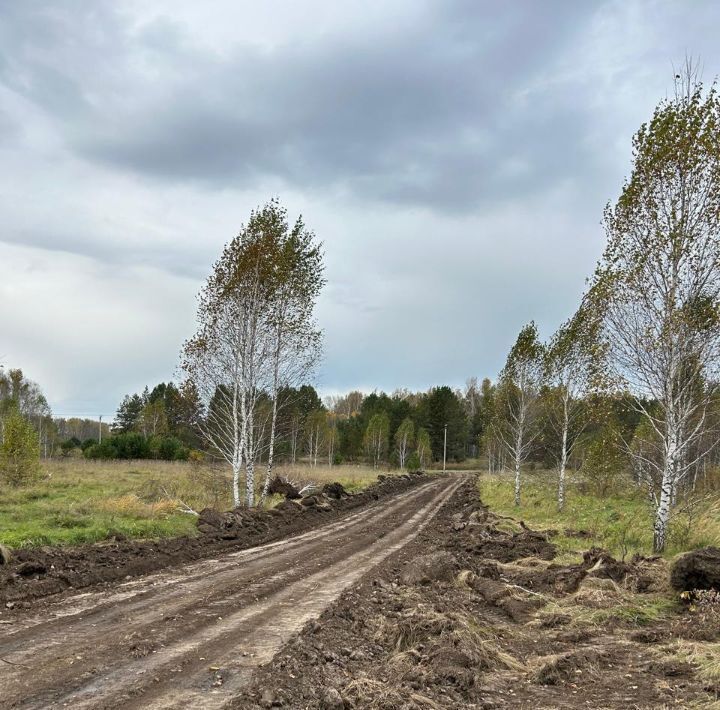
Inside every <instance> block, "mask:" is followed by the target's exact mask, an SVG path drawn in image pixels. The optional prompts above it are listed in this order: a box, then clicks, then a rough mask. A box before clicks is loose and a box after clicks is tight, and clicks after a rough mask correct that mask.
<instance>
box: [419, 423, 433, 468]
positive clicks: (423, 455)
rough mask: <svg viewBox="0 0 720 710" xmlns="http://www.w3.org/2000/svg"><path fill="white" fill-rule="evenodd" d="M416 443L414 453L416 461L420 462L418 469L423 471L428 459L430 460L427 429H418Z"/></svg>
mask: <svg viewBox="0 0 720 710" xmlns="http://www.w3.org/2000/svg"><path fill="white" fill-rule="evenodd" d="M416 441H417V444H416V448H415V451H416V453H417V455H418V460H419V461H420V468H422V469H424V468H426V467H427V465H428V464H429V463H430V459H431V458H432V449H431V446H430V434H428V432H427V429H423V428H422V427H420V428H419V429H418V432H417V437H416Z"/></svg>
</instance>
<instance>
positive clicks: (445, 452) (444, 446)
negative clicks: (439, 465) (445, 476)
mask: <svg viewBox="0 0 720 710" xmlns="http://www.w3.org/2000/svg"><path fill="white" fill-rule="evenodd" d="M446 460H447V424H446V425H445V435H444V437H443V473H445V461H446Z"/></svg>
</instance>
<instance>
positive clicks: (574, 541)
mask: <svg viewBox="0 0 720 710" xmlns="http://www.w3.org/2000/svg"><path fill="white" fill-rule="evenodd" d="M478 487H479V490H480V497H481V498H482V500H483V502H484V503H485V504H486V505H488V506H490V509H491V510H492V511H493V512H496V513H500V514H502V515H509V516H512V517H514V518H516V519H521V520H523V521H525V522H526V523H527V524H528V525H529V526H530V527H533V528H536V529H539V530H554V531H556V532H557V534H556V535H555V536H554V537H553V542H554V543H555V544H556V545H557V546H558V549H559V552H560V559H559V561H569V560H570V559H574V558H576V556H577V553H578V552H581V551H583V550H587V549H588V548H589V547H592V546H593V545H595V546H598V547H603V548H605V549H607V550H609V551H610V552H611V553H612V554H613V555H614V556H616V557H618V558H620V559H623V558H629V557H631V556H632V555H633V554H635V553H639V554H644V555H649V554H651V553H652V543H653V510H652V506H651V505H650V503H649V501H648V499H647V496H646V495H644V493H643V491H642V490H640V489H638V488H636V487H634V486H632V485H631V484H627V485H619V486H617V487H616V488H615V489H614V490H613V491H611V492H609V493H606V494H604V495H600V494H597V493H593V492H589V491H588V490H587V487H586V486H585V485H584V484H583V483H582V482H581V481H579V480H576V479H574V478H573V476H572V475H571V476H569V480H568V484H567V488H566V496H565V507H564V509H563V510H562V511H558V509H557V475H556V474H555V473H554V472H547V471H540V472H538V471H532V472H531V471H529V472H527V473H524V475H523V488H522V496H521V505H520V506H519V507H515V505H514V501H513V477H512V475H510V474H495V475H485V474H484V475H481V476H480V478H479V481H478ZM581 532H585V533H588V535H589V536H588V537H579V536H577V534H578V533H581ZM706 545H720V500H718V499H716V500H705V501H703V502H701V503H699V504H698V505H696V506H695V507H694V508H693V510H692V512H687V511H685V510H682V509H679V510H678V511H676V514H675V516H674V518H673V520H672V522H671V530H670V535H669V541H668V546H667V549H666V552H665V555H666V556H667V557H671V556H673V555H675V554H677V553H679V552H684V551H686V550H690V549H695V548H697V547H704V546H706Z"/></svg>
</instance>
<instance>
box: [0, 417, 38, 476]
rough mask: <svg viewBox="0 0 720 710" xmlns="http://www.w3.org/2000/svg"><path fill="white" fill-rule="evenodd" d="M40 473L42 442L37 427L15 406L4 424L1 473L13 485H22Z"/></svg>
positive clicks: (0, 447) (0, 448) (0, 452)
mask: <svg viewBox="0 0 720 710" xmlns="http://www.w3.org/2000/svg"><path fill="white" fill-rule="evenodd" d="M39 474H40V444H39V442H38V436H37V432H36V431H35V429H34V428H33V427H32V425H31V424H30V423H28V422H27V421H26V420H25V419H24V418H23V417H22V416H21V414H20V412H18V411H17V409H15V408H13V409H11V410H10V413H9V414H8V416H7V417H6V418H5V422H4V424H3V443H2V445H1V446H0V475H1V476H2V478H3V479H4V480H5V481H7V482H8V483H9V484H10V485H12V486H21V485H23V484H25V483H29V482H30V481H32V480H33V479H35V478H37V476H38V475H39Z"/></svg>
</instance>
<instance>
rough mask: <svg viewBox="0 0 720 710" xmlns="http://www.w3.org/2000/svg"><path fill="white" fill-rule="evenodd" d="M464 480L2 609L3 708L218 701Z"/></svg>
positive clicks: (215, 704) (423, 522) (432, 483)
mask: <svg viewBox="0 0 720 710" xmlns="http://www.w3.org/2000/svg"><path fill="white" fill-rule="evenodd" d="M464 480H465V479H464V477H463V476H462V475H461V476H448V477H445V478H442V477H435V478H425V479H424V480H422V482H420V483H419V484H415V485H411V483H410V482H409V481H407V482H405V484H404V485H406V487H407V489H406V490H403V491H399V492H396V493H395V494H394V495H383V496H380V497H379V500H377V501H374V502H372V503H370V504H368V505H362V506H360V507H358V508H357V509H356V510H353V511H352V512H346V513H345V514H344V515H342V516H340V515H338V516H336V517H335V518H334V519H333V518H332V513H329V512H328V513H322V514H321V513H317V514H316V515H328V516H330V517H328V518H324V519H325V520H327V521H328V522H326V523H325V524H324V525H321V526H315V527H313V528H312V529H311V530H309V531H307V532H305V533H302V534H300V535H295V536H293V537H290V538H284V539H282V540H277V541H275V542H271V543H269V544H265V545H263V546H260V547H254V548H250V549H246V550H236V551H231V552H227V551H225V552H223V554H221V555H218V556H217V557H213V558H209V559H203V560H202V561H198V562H192V563H189V564H184V565H180V566H175V567H172V568H168V569H166V570H164V571H161V572H156V573H154V574H148V575H145V576H140V577H137V578H135V579H130V580H123V581H122V582H120V583H115V584H112V585H99V586H96V587H89V588H86V589H85V590H83V591H82V593H77V592H75V593H71V591H66V592H65V593H63V594H60V595H55V596H52V597H48V598H46V599H44V600H38V601H36V602H34V603H33V605H32V608H30V609H24V608H22V605H20V604H16V605H13V608H11V609H8V608H7V607H0V707H2V708H3V709H4V708H23V709H25V710H30V709H33V710H39V709H41V708H42V709H45V708H73V710H83V709H89V708H93V709H95V708H112V709H113V710H118V709H119V708H135V709H140V708H142V709H143V710H148V709H154V710H157V709H159V708H178V709H179V708H183V710H184V709H186V708H203V710H212V709H213V708H224V707H228V703H230V702H232V701H233V700H234V699H235V698H237V697H238V696H239V694H240V693H241V692H242V690H243V688H245V687H246V686H247V685H248V683H249V682H250V681H251V679H252V676H253V673H254V672H255V670H256V669H257V667H258V665H260V664H263V663H268V662H270V661H271V659H272V658H273V657H274V656H275V655H276V653H277V652H278V650H279V649H280V648H281V647H282V646H283V645H284V644H285V643H286V642H287V641H288V640H289V639H290V638H291V637H292V636H293V634H296V633H297V632H298V631H299V630H300V629H301V628H302V627H303V626H304V625H305V624H306V622H308V621H309V620H310V619H316V618H318V617H319V616H320V615H321V614H322V612H323V611H324V610H325V609H326V608H327V607H328V606H329V605H330V604H331V603H332V602H333V601H335V600H336V599H337V598H338V596H339V595H340V594H341V593H342V592H343V591H344V590H346V589H348V588H350V587H351V586H352V585H353V584H355V583H356V582H357V581H358V580H359V579H360V578H361V577H362V575H363V574H365V573H366V572H367V571H368V570H370V569H372V568H373V567H375V566H377V565H379V564H382V562H383V561H384V560H386V559H387V558H388V557H389V556H390V555H392V554H394V553H396V552H397V551H399V550H400V549H402V547H403V546H405V545H406V544H408V543H409V542H411V541H412V540H413V539H414V538H415V537H416V536H417V535H418V534H420V533H421V532H422V530H423V529H424V528H425V526H427V525H429V524H430V523H431V522H432V521H433V519H434V516H435V515H436V514H437V512H438V511H439V510H440V509H441V508H442V506H443V505H444V504H445V503H446V502H447V501H448V500H449V499H450V498H451V497H452V495H453V494H454V492H455V491H456V490H458V488H459V487H460V486H461V485H462V483H463V481H464ZM389 485H392V486H393V487H398V486H400V487H401V486H402V485H403V484H402V483H401V482H394V483H392V484H385V487H387V486H389ZM375 493H377V491H375ZM367 496H370V497H372V496H373V492H371V493H369V494H366V497H367ZM323 505H325V503H323ZM306 507H307V506H306ZM310 507H311V508H312V507H314V506H312V505H311V506H310ZM297 515H298V516H305V515H308V514H307V513H297ZM309 515H311V516H312V515H313V514H309ZM218 544H220V543H218ZM217 549H222V548H217ZM286 707H301V706H294V705H292V704H290V705H287V704H286Z"/></svg>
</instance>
